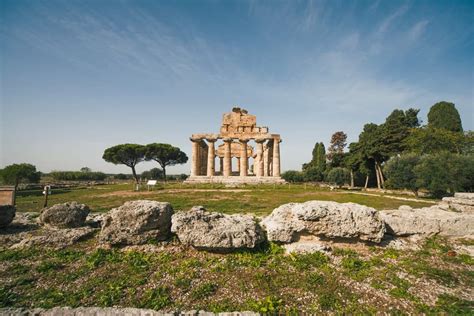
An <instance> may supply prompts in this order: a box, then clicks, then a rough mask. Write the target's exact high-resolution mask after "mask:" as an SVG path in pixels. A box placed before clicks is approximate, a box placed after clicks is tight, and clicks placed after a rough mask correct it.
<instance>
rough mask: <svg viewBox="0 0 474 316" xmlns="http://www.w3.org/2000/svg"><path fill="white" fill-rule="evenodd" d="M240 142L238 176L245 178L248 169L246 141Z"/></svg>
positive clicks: (241, 140)
mask: <svg viewBox="0 0 474 316" xmlns="http://www.w3.org/2000/svg"><path fill="white" fill-rule="evenodd" d="M239 141H240V176H241V177H246V176H247V172H248V168H249V161H248V157H247V142H248V141H249V140H248V139H239Z"/></svg>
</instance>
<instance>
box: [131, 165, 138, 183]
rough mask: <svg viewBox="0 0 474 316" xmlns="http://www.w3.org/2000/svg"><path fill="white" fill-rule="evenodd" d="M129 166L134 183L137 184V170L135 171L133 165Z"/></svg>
mask: <svg viewBox="0 0 474 316" xmlns="http://www.w3.org/2000/svg"><path fill="white" fill-rule="evenodd" d="M130 168H132V174H133V177H134V178H135V183H136V184H138V176H137V172H136V171H135V166H131V167H130Z"/></svg>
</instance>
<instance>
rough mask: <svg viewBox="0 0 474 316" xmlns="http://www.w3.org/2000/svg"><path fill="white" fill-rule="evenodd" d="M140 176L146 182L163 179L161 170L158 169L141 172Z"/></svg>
mask: <svg viewBox="0 0 474 316" xmlns="http://www.w3.org/2000/svg"><path fill="white" fill-rule="evenodd" d="M141 176H142V178H144V179H148V180H152V179H153V180H156V179H161V178H163V170H161V169H160V168H152V169H150V170H148V171H143V172H142V175H141Z"/></svg>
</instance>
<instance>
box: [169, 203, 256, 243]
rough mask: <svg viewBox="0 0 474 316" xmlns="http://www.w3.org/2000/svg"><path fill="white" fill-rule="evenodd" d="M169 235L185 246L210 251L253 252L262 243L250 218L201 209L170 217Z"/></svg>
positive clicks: (193, 209) (200, 207)
mask: <svg viewBox="0 0 474 316" xmlns="http://www.w3.org/2000/svg"><path fill="white" fill-rule="evenodd" d="M172 222H173V225H172V227H171V231H172V232H173V233H175V234H176V235H177V236H178V238H179V240H180V241H181V242H182V243H183V244H186V245H190V246H193V247H195V248H198V249H205V250H211V251H229V250H233V249H239V248H254V247H255V246H257V245H258V244H259V243H261V242H263V241H264V240H265V236H264V233H263V231H262V230H261V228H260V226H259V225H258V224H257V222H256V221H255V219H254V218H253V217H252V216H250V215H240V214H239V215H237V214H236V215H226V214H221V213H214V212H207V211H206V210H205V209H204V208H203V207H202V206H197V207H193V208H192V209H191V210H190V211H187V212H179V213H176V214H174V215H173V219H172Z"/></svg>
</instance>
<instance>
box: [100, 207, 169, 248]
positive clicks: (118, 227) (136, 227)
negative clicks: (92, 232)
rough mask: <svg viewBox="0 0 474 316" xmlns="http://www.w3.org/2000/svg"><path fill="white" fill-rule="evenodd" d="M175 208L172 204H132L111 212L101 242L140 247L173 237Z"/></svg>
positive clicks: (101, 233) (101, 235)
mask: <svg viewBox="0 0 474 316" xmlns="http://www.w3.org/2000/svg"><path fill="white" fill-rule="evenodd" d="M172 214H173V208H172V207H171V205H170V204H169V203H166V202H156V201H148V200H138V201H129V202H126V203H125V204H123V205H122V206H120V207H118V208H114V209H112V210H110V212H109V213H107V214H106V215H105V216H104V218H103V222H102V230H101V232H100V235H99V240H100V242H102V243H108V244H112V245H138V244H144V243H147V242H149V241H151V240H165V239H167V238H168V237H169V236H170V228H171V215H172Z"/></svg>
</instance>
